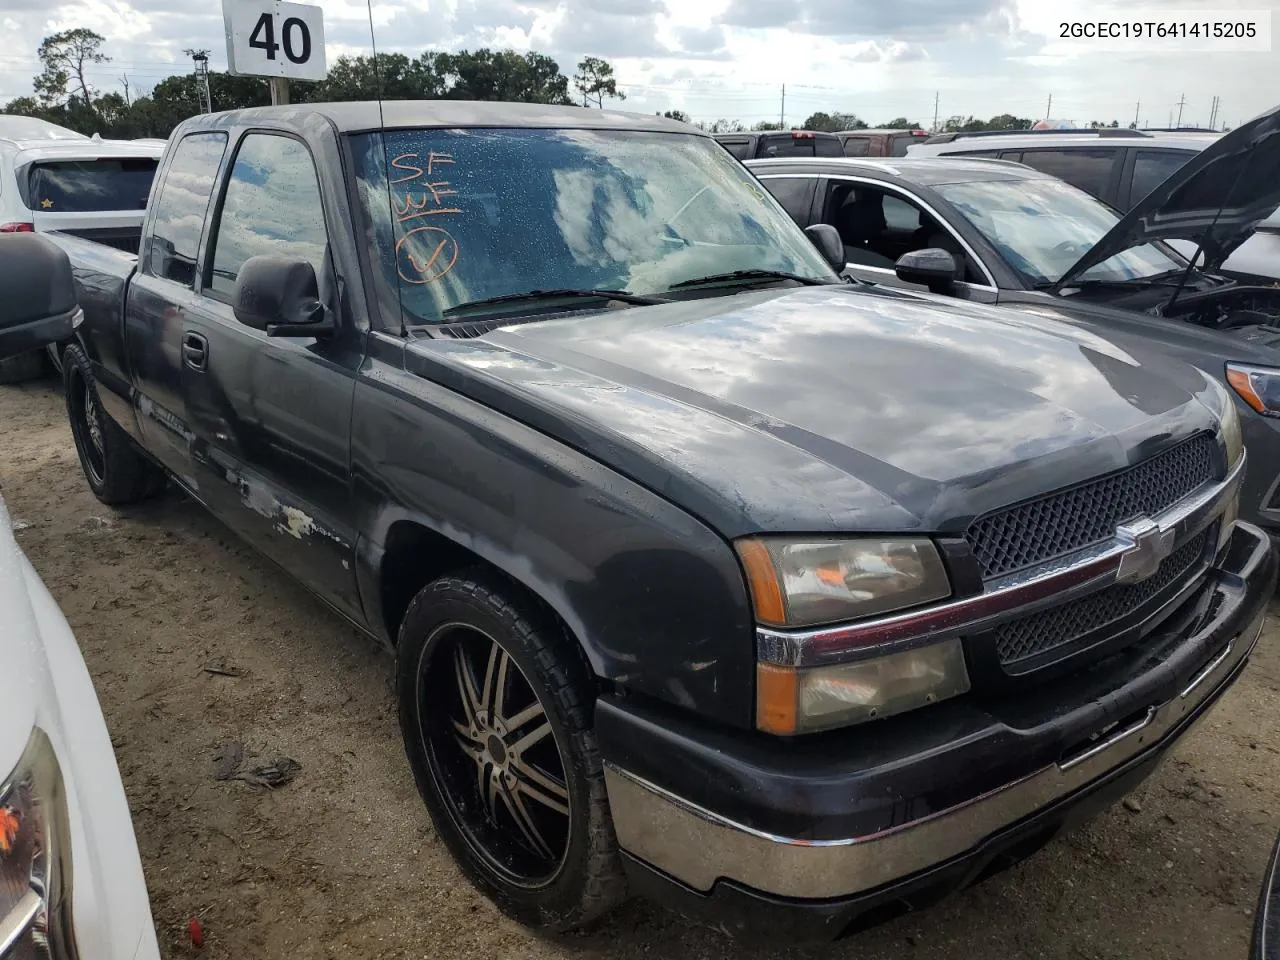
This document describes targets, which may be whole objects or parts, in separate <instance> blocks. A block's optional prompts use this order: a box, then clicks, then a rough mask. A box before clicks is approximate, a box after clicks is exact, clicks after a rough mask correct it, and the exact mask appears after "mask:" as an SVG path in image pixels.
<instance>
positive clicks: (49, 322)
mask: <svg viewBox="0 0 1280 960" xmlns="http://www.w3.org/2000/svg"><path fill="white" fill-rule="evenodd" d="M0 303H3V304H4V309H3V310H0V360H8V359H9V358H10V357H16V356H20V355H21V354H24V353H28V352H30V351H33V350H42V349H44V347H46V346H48V345H49V344H51V343H60V342H61V341H63V340H70V339H71V334H72V330H73V329H74V326H75V325H76V323H77V322H78V320H79V318H80V316H81V313H80V307H79V305H78V304H77V303H76V287H75V280H74V279H73V277H72V275H71V261H70V260H69V259H67V255H66V253H65V252H64V251H63V249H62V248H61V247H59V246H58V245H57V244H56V243H54V242H53V241H52V240H50V239H49V238H48V237H44V236H41V235H40V234H38V233H14V234H7V235H3V236H0Z"/></svg>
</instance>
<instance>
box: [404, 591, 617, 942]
mask: <svg viewBox="0 0 1280 960" xmlns="http://www.w3.org/2000/svg"><path fill="white" fill-rule="evenodd" d="M480 638H483V639H480ZM485 640H492V641H495V642H496V646H497V648H498V649H500V650H501V651H503V652H505V654H506V655H507V656H509V658H510V660H509V662H508V665H507V667H506V668H504V667H502V666H501V665H500V661H497V662H498V663H499V665H498V666H497V667H496V668H494V667H488V668H487V669H486V670H485V671H484V676H483V678H481V677H479V676H478V673H477V674H475V675H474V676H475V677H476V679H477V680H480V681H481V682H482V683H483V688H484V691H485V693H486V695H487V693H488V691H489V690H490V689H491V688H494V689H500V688H501V686H502V682H503V679H504V677H505V678H507V679H508V688H509V690H510V691H511V692H510V697H509V702H510V704H511V706H510V707H509V708H507V709H505V711H504V709H503V708H502V706H501V704H502V700H501V699H499V700H498V701H497V703H498V704H499V707H497V708H496V709H494V710H493V714H492V716H489V717H488V718H487V720H486V721H484V722H488V723H492V724H494V725H495V726H496V727H497V728H498V729H500V730H501V729H502V725H501V723H500V718H502V717H503V715H504V713H505V715H506V717H507V718H509V719H510V720H511V721H512V726H511V730H510V732H509V733H506V734H504V736H505V737H506V741H507V744H508V747H507V748H503V747H502V746H501V745H499V746H497V747H491V748H488V749H489V750H490V751H497V752H494V753H492V754H490V753H485V756H489V757H490V759H491V760H492V758H493V757H496V756H498V755H499V753H502V754H504V755H505V751H506V749H510V751H511V753H510V754H509V755H508V756H507V759H508V760H511V758H513V757H517V756H519V757H521V758H523V760H522V766H521V769H522V770H524V771H527V770H528V769H530V767H531V765H532V764H534V763H535V762H542V761H537V760H531V759H529V758H530V757H531V755H532V751H531V750H525V751H523V752H521V751H520V749H519V747H520V742H521V740H522V739H525V740H527V739H530V735H528V734H527V733H525V731H528V730H530V729H534V730H535V731H536V730H541V724H542V720H541V719H535V720H533V721H532V723H530V722H529V721H526V722H525V724H524V725H521V724H520V722H519V720H520V717H519V714H518V713H517V710H518V708H520V706H521V705H522V704H526V705H525V706H524V709H523V710H519V713H524V714H527V713H528V712H530V711H535V714H536V705H537V704H540V705H541V707H542V708H543V710H544V712H545V714H544V715H545V719H546V721H548V722H549V724H550V728H551V733H552V734H553V737H545V736H544V738H543V739H542V741H541V746H539V747H538V749H545V745H546V743H547V742H548V741H553V746H554V748H555V749H556V751H557V752H558V755H559V757H560V762H561V769H562V771H563V781H558V780H556V778H555V777H554V775H553V774H547V775H546V776H544V773H545V772H546V771H547V770H549V769H550V761H546V763H547V765H546V766H543V767H541V768H539V769H541V770H542V771H543V773H538V772H537V771H535V775H536V777H537V779H536V780H534V781H533V782H532V787H533V793H531V794H529V796H530V797H531V798H532V799H530V800H529V801H528V803H527V804H515V805H512V804H511V803H510V802H508V801H506V800H505V799H504V798H502V796H501V791H502V788H498V793H499V797H498V799H492V795H490V796H491V799H490V800H489V802H490V803H491V804H493V807H494V809H495V810H496V812H497V814H498V816H497V817H493V818H491V817H490V816H488V815H487V814H486V811H485V809H484V807H483V806H482V804H483V803H484V799H483V797H482V796H481V794H480V790H481V789H482V788H481V787H480V784H483V783H485V782H486V767H485V765H484V764H483V763H482V762H481V760H480V759H478V758H477V756H476V755H475V754H474V753H468V750H469V749H470V747H471V745H472V744H471V740H469V739H468V737H467V735H466V730H465V727H466V724H467V722H468V718H467V715H466V714H467V710H466V708H465V707H462V708H458V707H457V704H456V703H455V702H454V701H453V700H452V699H451V697H452V693H451V691H458V690H461V689H463V684H464V681H463V680H462V679H461V677H462V674H461V673H459V670H460V669H461V668H460V667H459V664H460V663H462V660H460V659H459V653H458V651H460V650H461V651H463V652H464V654H465V655H467V656H470V655H471V651H474V650H483V645H484V642H485ZM481 659H483V655H482V656H481ZM472 662H477V661H472ZM493 662H495V661H492V660H491V661H490V663H493ZM511 666H514V667H515V668H517V671H518V674H519V677H520V679H521V680H522V681H523V682H525V683H527V684H528V688H529V690H530V691H531V692H532V694H533V695H534V696H536V698H537V704H535V705H533V706H529V705H527V703H528V697H527V696H526V697H525V698H524V700H523V701H522V700H521V699H520V697H519V690H520V689H523V688H522V687H521V686H519V684H520V680H513V679H510V677H511V676H513V675H512V674H511V673H510V667H511ZM490 672H493V673H496V674H497V682H496V683H495V684H492V685H491V684H490V682H489V673H490ZM396 687H397V699H398V701H399V710H400V725H401V732H402V734H403V736H404V742H405V750H406V752H407V754H408V757H409V763H410V765H411V766H412V768H413V774H414V778H415V780H416V781H417V785H418V791H419V793H421V795H422V798H423V800H424V802H425V803H426V806H427V809H428V811H429V812H430V814H431V818H432V820H433V821H434V823H435V825H436V830H437V832H438V833H439V834H440V836H441V838H442V839H443V840H444V842H445V845H446V846H447V847H448V848H449V851H450V853H452V854H453V857H454V859H455V860H456V861H457V862H458V863H459V865H460V866H461V867H462V870H463V872H464V873H465V874H466V875H467V877H468V879H469V880H470V881H471V882H472V883H473V884H474V885H475V886H476V888H477V889H479V890H480V891H481V892H482V893H484V894H485V895H487V896H488V897H489V898H490V899H491V900H493V901H494V902H495V903H496V904H497V905H498V907H499V908H500V909H501V910H502V911H503V912H504V913H506V914H507V915H508V916H510V917H512V918H513V919H515V920H516V921H518V922H520V923H523V924H525V925H526V926H529V927H534V928H540V929H546V930H556V931H563V930H570V929H573V928H575V927H580V926H582V925H584V924H586V923H589V922H590V921H592V920H594V919H596V918H597V917H599V916H601V915H602V914H604V913H605V912H607V911H608V910H609V909H611V908H612V907H613V906H615V905H616V904H617V903H619V902H620V901H621V900H623V899H624V897H625V894H626V882H625V879H624V876H623V873H622V865H621V862H620V860H619V857H618V847H617V838H616V837H615V835H614V831H613V823H612V820H611V819H610V815H609V803H608V799H607V796H606V793H605V784H604V772H603V768H602V765H601V760H600V753H599V749H598V747H597V744H596V738H595V734H594V731H593V730H592V710H593V706H594V690H593V683H592V676H591V673H590V669H589V667H588V666H587V664H586V661H585V659H584V657H583V655H582V653H581V650H580V649H579V648H578V646H577V644H576V642H575V641H574V640H573V639H572V638H571V637H569V636H567V635H566V634H565V631H564V630H563V629H562V628H561V626H560V625H559V623H558V621H557V620H556V619H555V617H554V616H552V615H551V614H550V613H548V612H546V611H544V610H543V609H542V608H541V607H540V606H539V605H538V604H537V602H536V601H534V600H532V599H530V598H527V597H526V596H525V595H524V594H523V591H522V590H521V589H520V588H519V587H518V586H516V585H514V584H512V583H510V582H508V581H506V580H505V579H504V578H502V577H501V576H498V575H496V574H494V573H491V572H489V571H487V570H484V569H475V570H470V571H466V572H464V573H461V574H458V575H452V576H447V577H443V578H441V579H439V580H436V581H434V582H433V583H430V584H428V585H427V586H426V587H424V588H423V589H422V590H421V591H420V592H419V593H418V595H417V596H416V597H414V599H413V601H412V602H411V603H410V605H409V609H408V611H407V612H406V613H405V616H404V620H403V622H402V624H401V627H400V635H399V642H398V647H397V652H396ZM479 689H480V687H479V684H477V685H475V686H474V687H473V692H478V691H479ZM461 696H465V693H462V694H460V695H459V700H458V702H461ZM489 702H490V703H492V702H493V701H492V698H490V701H489ZM459 709H460V712H459ZM480 716H482V717H483V716H484V713H483V711H482V712H481V714H480ZM459 720H461V721H462V723H458V722H457V721H459ZM454 728H460V729H461V732H460V733H456V732H455V731H454ZM473 732H474V731H473ZM450 735H452V736H453V737H454V738H455V739H456V743H453V744H451V743H450V742H449V741H450ZM484 737H485V734H484V731H483V730H482V731H481V737H480V738H474V739H476V740H483V739H484ZM492 739H493V735H489V742H492ZM458 744H462V745H463V746H461V747H460V746H458ZM463 755H465V756H464V760H463V761H461V766H457V767H451V766H450V764H451V763H454V764H456V763H459V761H457V760H456V757H457V756H463ZM542 756H543V758H545V757H547V756H549V755H548V754H545V753H544V754H543V755H542ZM451 758H455V759H451ZM468 759H469V760H470V761H474V763H475V764H476V765H477V766H476V767H475V768H472V767H469V766H467V764H466V760H468ZM511 762H513V763H514V761H511ZM455 769H456V770H457V771H459V772H458V773H457V776H456V777H455V776H454V773H453V771H454V770H455ZM489 769H490V771H492V770H493V769H494V768H493V767H492V766H491V767H490V768H489ZM468 771H472V772H470V773H468ZM476 771H478V773H477V772H476ZM468 775H470V776H471V777H472V778H473V780H472V782H471V786H470V789H471V796H472V797H473V798H474V801H468V800H467V794H466V791H467V789H468V787H467V780H466V778H467V776H468ZM503 776H504V777H505V776H507V774H503ZM511 776H512V781H511V782H512V784H513V787H512V790H513V792H515V793H517V794H518V793H520V791H521V789H522V788H523V785H524V783H525V773H523V772H519V771H518V772H517V773H515V774H513V775H511ZM548 776H549V777H550V781H549V780H548V779H547V777H548ZM551 781H555V783H554V785H556V786H559V785H561V784H562V785H563V795H564V797H565V799H566V801H567V803H566V806H567V812H566V814H565V820H566V821H567V828H566V829H565V832H564V837H565V840H564V843H563V844H562V845H560V844H557V843H555V842H554V838H555V837H556V836H557V834H556V833H555V822H556V821H555V819H554V818H555V815H556V811H555V810H552V809H550V808H549V806H546V805H539V802H538V801H537V800H536V793H537V792H538V791H539V790H541V787H540V786H539V784H540V783H545V784H547V785H548V787H550V786H552V785H553V784H552V782H551ZM494 782H497V781H494ZM557 795H559V794H557ZM504 804H505V806H504ZM518 806H519V807H520V808H521V809H524V810H526V813H525V814H523V815H521V814H518V813H517V807H518ZM527 811H532V813H533V814H537V815H539V816H541V817H542V818H543V819H542V820H541V821H540V823H542V824H546V823H548V822H550V823H551V829H549V830H547V831H546V832H545V840H546V844H545V845H546V847H547V849H548V850H551V849H552V848H553V847H554V848H555V849H554V850H553V851H552V852H553V853H554V854H558V855H559V857H560V859H559V860H558V865H556V866H554V867H552V868H551V871H552V872H549V873H547V874H545V875H543V876H534V874H533V872H531V871H526V870H524V865H526V864H532V863H535V862H542V863H547V864H551V863H553V862H557V861H554V860H553V858H542V859H539V858H540V857H541V854H540V853H537V852H536V851H535V849H534V846H535V845H534V844H531V843H528V842H526V840H527V839H528V838H529V831H528V830H527V829H525V828H524V827H523V826H521V824H520V823H519V822H517V821H516V818H517V816H524V817H525V818H526V819H527V820H528V822H530V823H533V820H534V818H533V817H532V816H531V815H530V814H529V813H528V812H527ZM505 814H510V817H509V818H507V817H505V816H504V815H505ZM481 820H483V821H484V822H483V823H479V821H481ZM504 822H505V823H507V824H508V826H507V829H506V830H505V831H504V830H503V828H502V824H503V823H504ZM478 823H479V825H478V826H477V824H478ZM488 825H492V826H488ZM517 826H519V827H520V830H521V831H523V832H524V836H523V837H522V836H521V835H520V831H517V830H516V829H515V827H517ZM534 833H535V834H537V830H536V829H535V831H534ZM542 836H543V835H542V834H537V837H535V839H537V838H538V837H542ZM522 851H523V853H522ZM561 851H562V852H561Z"/></svg>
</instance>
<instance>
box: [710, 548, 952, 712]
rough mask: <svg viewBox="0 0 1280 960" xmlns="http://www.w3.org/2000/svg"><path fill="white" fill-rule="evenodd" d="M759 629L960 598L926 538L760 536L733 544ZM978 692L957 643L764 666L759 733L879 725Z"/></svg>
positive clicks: (817, 622) (759, 690)
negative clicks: (971, 687)
mask: <svg viewBox="0 0 1280 960" xmlns="http://www.w3.org/2000/svg"><path fill="white" fill-rule="evenodd" d="M734 547H735V548H736V550H737V552H738V557H739V558H740V559H741V561H742V566H743V569H744V570H745V571H746V574H747V582H748V585H749V587H750V590H751V601H752V605H753V607H754V609H755V616H756V621H757V622H758V623H760V624H762V625H764V626H768V627H778V628H796V627H813V626H818V625H820V624H826V623H834V622H839V621H844V620H855V619H858V618H860V617H868V616H874V615H876V614H883V613H890V612H893V611H897V610H903V609H906V608H908V607H915V606H919V605H921V604H925V603H932V602H934V601H937V600H943V599H945V598H947V597H949V596H951V584H950V582H949V581H948V579H947V572H946V568H945V567H944V566H943V564H942V558H941V557H940V556H939V555H938V550H937V548H936V547H935V546H934V545H933V543H932V542H931V541H930V540H928V539H926V538H923V537H883V538H881V537H751V538H748V539H745V540H739V541H737V542H736V543H735V544H734ZM968 689H969V675H968V671H967V669H966V667H965V661H964V651H963V648H962V647H961V644H960V641H959V640H958V639H952V640H947V641H944V642H941V643H935V644H930V645H928V646H921V647H915V648H913V649H909V650H896V651H886V652H885V653H884V654H883V655H878V656H877V655H876V654H875V653H874V651H870V650H869V651H867V655H866V656H864V657H862V658H861V659H859V660H857V661H856V662H851V663H839V664H832V665H830V666H820V667H796V666H789V665H785V664H776V663H759V664H757V668H756V726H757V727H758V728H759V729H760V730H764V731H767V732H769V733H776V734H783V735H789V734H796V733H809V732H813V731H816V730H826V729H830V728H832V727H839V726H846V725H848V724H853V723H861V722H863V721H865V720H872V719H879V718H883V717H888V716H892V715H893V714H896V713H902V712H903V711H905V710H911V709H914V708H916V707H921V706H924V705H926V704H929V703H933V702H935V701H937V700H942V699H945V698H947V697H953V696H956V695H957V694H961V693H964V692H966V691H967V690H968Z"/></svg>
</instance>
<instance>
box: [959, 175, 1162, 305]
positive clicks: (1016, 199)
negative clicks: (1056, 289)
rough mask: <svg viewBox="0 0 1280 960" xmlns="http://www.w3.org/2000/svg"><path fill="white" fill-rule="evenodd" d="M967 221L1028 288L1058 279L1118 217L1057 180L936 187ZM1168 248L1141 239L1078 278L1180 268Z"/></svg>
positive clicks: (1136, 276) (1130, 276) (1137, 276)
mask: <svg viewBox="0 0 1280 960" xmlns="http://www.w3.org/2000/svg"><path fill="white" fill-rule="evenodd" d="M934 189H935V190H936V191H937V192H938V193H940V194H942V196H943V197H945V198H946V199H947V200H948V201H950V202H951V204H952V205H953V206H954V207H955V208H956V210H958V211H959V212H960V213H961V214H962V215H963V216H964V218H965V219H966V220H968V221H969V222H970V223H971V224H973V226H974V227H975V228H976V229H977V230H978V231H979V232H980V233H982V235H983V236H985V237H986V238H987V240H988V241H990V242H991V244H992V246H994V247H995V248H996V249H997V250H999V251H1000V253H1001V254H1002V255H1003V256H1004V258H1005V260H1006V261H1007V262H1008V263H1009V265H1010V266H1011V267H1013V269H1014V270H1016V271H1017V272H1018V273H1019V274H1020V275H1021V276H1022V278H1023V279H1024V280H1025V281H1027V283H1029V284H1031V285H1032V286H1045V285H1052V284H1055V283H1057V282H1058V281H1059V280H1061V279H1062V277H1063V275H1064V274H1065V273H1066V272H1067V271H1068V270H1070V269H1071V268H1072V267H1073V266H1075V264H1076V261H1078V260H1079V259H1080V258H1081V257H1082V256H1084V255H1085V253H1087V252H1088V251H1089V250H1090V248H1092V247H1093V245H1094V244H1096V243H1097V242H1098V241H1099V240H1101V239H1102V238H1103V237H1104V236H1105V235H1106V233H1107V231H1109V230H1110V229H1111V228H1112V227H1114V226H1115V225H1116V224H1117V223H1118V222H1119V221H1120V217H1119V215H1118V214H1117V213H1116V212H1115V211H1114V210H1112V209H1111V208H1110V207H1108V206H1107V205H1106V204H1105V203H1102V202H1101V201H1100V200H1096V199H1095V198H1093V197H1091V196H1090V195H1089V194H1087V193H1085V192H1084V191H1083V190H1079V189H1077V188H1076V187H1073V186H1071V185H1070V184H1066V183H1062V182H1061V181H1059V180H991V181H985V182H974V183H945V184H937V185H935V186H934ZM1167 249H1168V248H1164V247H1160V246H1156V245H1155V244H1152V243H1144V244H1141V245H1140V246H1134V247H1130V248H1129V249H1127V250H1122V251H1121V252H1120V253H1117V254H1116V255H1115V256H1114V257H1109V258H1108V259H1106V260H1103V261H1102V262H1101V263H1099V264H1098V265H1097V266H1094V267H1090V268H1089V269H1088V270H1086V271H1085V272H1084V273H1083V274H1081V276H1080V277H1079V279H1080V280H1081V281H1082V282H1083V281H1102V282H1116V281H1126V280H1141V279H1143V278H1146V277H1155V276H1159V275H1160V274H1165V273H1169V272H1170V271H1171V270H1177V269H1179V268H1182V269H1186V266H1187V264H1186V261H1185V260H1181V259H1178V260H1175V259H1174V258H1173V256H1172V254H1171V253H1170V252H1167Z"/></svg>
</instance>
